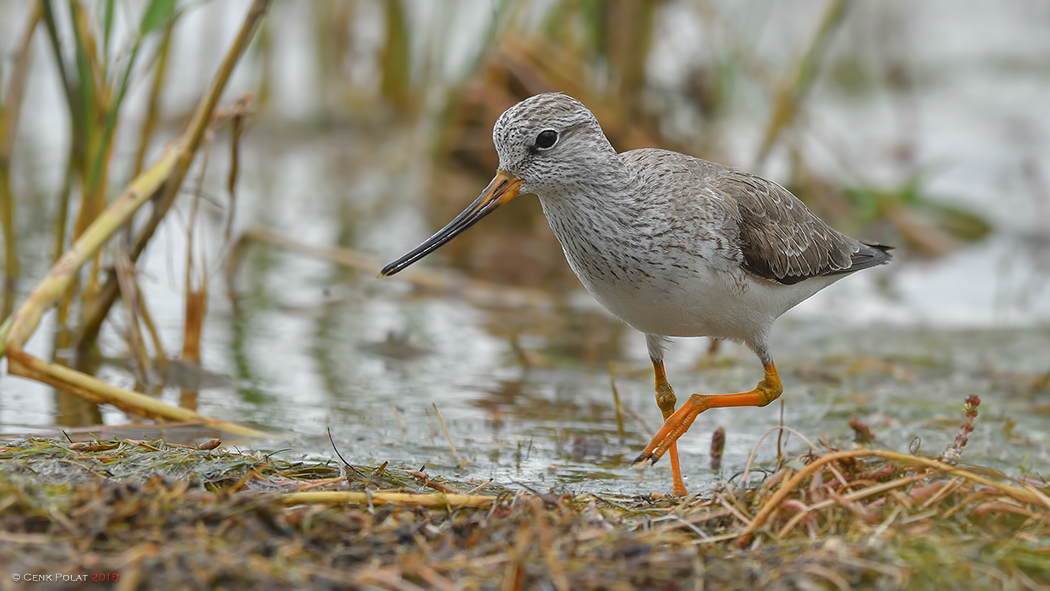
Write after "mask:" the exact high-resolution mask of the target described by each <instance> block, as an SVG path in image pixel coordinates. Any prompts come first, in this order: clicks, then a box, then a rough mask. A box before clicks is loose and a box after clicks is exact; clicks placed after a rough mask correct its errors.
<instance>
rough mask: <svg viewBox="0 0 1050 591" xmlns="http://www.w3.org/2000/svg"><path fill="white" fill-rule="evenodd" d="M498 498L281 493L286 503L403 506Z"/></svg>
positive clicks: (475, 503) (474, 503)
mask: <svg viewBox="0 0 1050 591" xmlns="http://www.w3.org/2000/svg"><path fill="white" fill-rule="evenodd" d="M498 499H499V497H494V496H488V495H465V494H446V493H432V494H417V493H403V492H391V491H363V492H362V491H306V492H293V493H286V494H284V495H281V500H282V502H283V503H284V504H286V505H307V504H327V503H336V504H345V505H367V504H369V503H371V504H375V505H400V506H406V507H435V508H442V507H447V508H450V509H458V508H460V507H489V506H491V505H492V504H493V503H495V502H496V501H497V500H498Z"/></svg>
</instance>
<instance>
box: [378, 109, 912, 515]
mask: <svg viewBox="0 0 1050 591" xmlns="http://www.w3.org/2000/svg"><path fill="white" fill-rule="evenodd" d="M492 141H493V143H494V144H495V146H496V152H497V153H498V155H499V169H498V171H497V173H496V176H495V178H493V179H492V182H490V183H489V185H488V186H487V187H486V188H485V190H484V191H482V193H481V195H480V196H479V197H478V198H477V199H476V200H475V201H474V202H473V203H471V204H470V206H468V207H467V208H466V209H465V210H464V211H463V212H462V213H460V214H459V215H458V216H456V218H455V219H453V220H452V221H451V222H449V224H448V225H446V226H445V227H444V228H442V229H441V230H439V231H438V232H437V233H436V234H434V235H433V236H431V237H430V238H428V239H427V240H426V241H425V242H423V243H422V244H420V245H419V246H418V247H416V248H415V249H413V250H412V251H410V252H409V253H407V254H406V255H404V256H403V257H401V258H399V259H398V260H396V261H394V262H392V263H390V264H389V265H387V266H386V267H385V268H384V269H383V270H382V272H381V273H380V274H379V276H380V277H386V276H389V275H393V274H395V273H397V272H399V271H401V270H402V269H404V268H405V267H408V266H409V265H411V264H412V263H415V262H416V261H418V260H419V259H421V258H423V257H425V256H427V255H428V254H430V253H431V252H433V251H434V250H436V249H438V248H439V247H441V246H442V245H443V244H445V243H447V242H448V241H449V240H452V239H453V238H454V237H456V236H457V235H458V234H460V233H461V232H463V231H464V230H466V229H467V228H470V227H471V226H472V225H474V224H475V223H477V222H478V221H479V220H481V219H482V218H483V217H485V216H487V215H488V214H490V213H492V212H493V211H495V210H496V208H498V207H499V206H501V205H503V204H504V203H507V202H508V201H510V200H511V199H513V198H514V197H515V196H517V195H519V194H528V193H533V194H535V195H536V196H537V197H539V200H540V204H541V206H542V207H543V213H544V215H545V216H546V217H547V221H548V223H549V224H550V227H551V230H553V231H554V235H555V236H556V237H557V238H558V241H559V242H560V243H561V246H562V250H563V251H564V253H565V258H566V260H567V261H568V262H569V266H570V267H572V270H573V271H574V272H575V273H576V276H577V277H579V279H580V282H581V283H583V285H584V287H585V288H587V291H589V292H590V293H591V295H593V296H594V298H595V299H597V300H598V302H600V303H601V304H602V305H603V306H604V307H605V308H607V309H608V310H609V311H610V312H612V313H613V314H614V315H616V316H617V317H619V318H620V319H621V320H623V321H624V322H626V323H627V324H629V325H630V326H632V327H634V328H635V329H637V330H639V331H641V332H642V333H644V334H645V340H646V344H647V348H648V352H649V357H650V360H651V361H652V364H653V369H654V371H655V374H656V403H657V406H659V408H660V411H661V413H662V414H663V416H664V425H663V427H662V428H661V429H660V431H659V432H658V433H657V434H656V435H655V436H654V437H653V439H652V441H651V442H650V443H649V445H648V446H647V447H646V448H645V450H644V451H643V452H642V454H641V455H640V456H638V458H637V459H636V460H635V463H636V464H637V463H643V462H650V463H652V462H655V461H656V460H658V459H660V457H661V456H662V455H663V454H664V453H667V452H669V455H670V458H671V471H672V478H673V490H674V493H675V494H677V495H684V494H686V488H685V483H684V481H683V479H682V473H681V467H680V466H679V462H678V450H677V446H676V441H677V440H678V438H679V437H681V436H682V435H683V434H684V433H685V432H686V431H687V430H688V429H689V427H690V425H692V423H693V421H694V420H695V419H696V417H697V415H699V414H700V413H702V412H704V411H705V410H707V409H709V408H720V407H732V406H765V405H767V404H769V403H770V402H773V401H774V400H776V399H777V398H778V397H780V394H781V393H782V392H783V385H782V383H781V381H780V377H779V376H778V375H777V370H776V367H775V366H774V365H773V357H772V356H771V355H770V351H769V331H770V328H771V327H772V326H773V322H774V321H775V320H776V319H777V318H778V317H780V315H781V314H783V313H784V312H787V311H788V310H790V309H791V308H793V307H794V306H796V305H798V304H799V303H800V302H802V301H803V300H805V299H807V298H809V297H810V296H812V295H813V294H815V293H817V292H818V291H820V290H822V289H824V288H825V287H827V286H829V285H831V284H832V283H834V282H836V281H838V280H839V279H842V278H843V277H845V276H847V275H850V274H852V273H854V272H856V271H860V270H862V269H867V268H869V267H874V266H876V265H881V264H883V263H886V262H888V261H889V260H890V258H891V257H890V254H889V252H887V251H888V250H890V247H887V246H882V245H878V244H868V243H864V242H860V241H858V240H855V239H853V238H850V237H848V236H845V235H843V234H841V233H839V232H837V231H835V230H834V229H832V228H831V227H830V226H828V225H827V224H826V223H824V221H823V220H821V219H820V218H819V217H817V216H816V215H815V214H814V213H813V212H811V211H810V210H809V209H808V208H807V207H806V206H805V205H804V204H803V203H802V202H801V201H800V200H799V199H798V198H797V197H795V196H794V195H792V194H791V193H790V192H789V191H788V190H787V189H785V188H784V187H781V186H780V185H778V184H776V183H774V182H772V181H768V180H766V179H764V178H761V177H758V176H755V175H752V174H748V173H746V172H742V171H740V170H736V169H733V168H729V167H726V166H722V165H721V164H716V163H714V162H708V161H706V160H701V159H699V158H694V157H692V156H687V155H685V154H680V153H678V152H672V151H668V150H659V149H652V148H645V149H640V150H631V151H628V152H623V153H617V152H616V150H615V149H614V148H613V146H612V144H611V143H609V140H608V138H606V137H605V133H604V132H603V131H602V128H601V126H600V125H599V124H598V120H597V119H596V118H595V117H594V115H593V114H592V113H591V112H590V111H589V110H588V109H587V107H585V106H584V105H583V103H581V102H580V101H578V100H576V99H574V98H572V97H569V96H567V95H564V94H560V93H547V94H540V95H536V96H533V97H531V98H528V99H526V100H524V101H522V102H520V103H518V104H516V105H514V106H513V107H511V108H509V109H507V110H506V111H505V112H504V113H503V114H502V115H501V116H500V117H499V119H498V120H497V121H496V124H495V126H494V127H493V130H492ZM698 336H708V337H716V338H720V339H729V340H733V341H738V342H742V343H744V344H745V345H747V346H748V347H750V348H751V350H752V351H754V352H755V354H756V355H757V356H758V359H759V360H760V361H761V362H762V367H763V368H764V369H765V376H764V377H763V379H762V381H760V382H759V383H758V385H757V386H756V387H755V389H754V390H751V391H750V392H743V393H738V394H719V395H707V394H693V395H692V396H690V397H689V399H688V400H687V401H686V402H685V403H684V404H683V405H682V407H681V408H680V409H678V410H677V411H675V403H676V398H675V393H674V389H673V388H671V384H670V383H668V381H667V374H666V372H665V371H664V362H663V359H664V350H665V348H666V345H667V342H668V338H669V337H698Z"/></svg>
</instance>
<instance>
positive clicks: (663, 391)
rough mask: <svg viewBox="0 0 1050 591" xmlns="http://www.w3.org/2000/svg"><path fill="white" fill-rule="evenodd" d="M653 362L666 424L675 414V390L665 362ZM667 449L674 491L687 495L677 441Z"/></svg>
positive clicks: (661, 410) (657, 394)
mask: <svg viewBox="0 0 1050 591" xmlns="http://www.w3.org/2000/svg"><path fill="white" fill-rule="evenodd" d="M652 362H653V369H654V370H655V371H656V405H657V406H659V407H660V412H662V413H663V415H664V424H665V425H666V422H667V418H668V417H670V416H673V415H674V414H675V412H674V405H675V396H674V390H673V389H672V388H671V384H670V383H668V382H667V373H665V372H664V362H663V361H662V360H661V361H657V360H656V359H653V360H652ZM665 428H666V427H665ZM667 451H669V452H670V455H671V478H672V479H673V480H674V485H673V486H674V488H673V492H674V494H676V495H681V496H685V495H687V494H689V493H688V492H687V491H686V490H685V481H683V480H682V468H681V466H680V465H679V464H678V444H677V443H676V442H675V441H671V445H670V446H668V448H667Z"/></svg>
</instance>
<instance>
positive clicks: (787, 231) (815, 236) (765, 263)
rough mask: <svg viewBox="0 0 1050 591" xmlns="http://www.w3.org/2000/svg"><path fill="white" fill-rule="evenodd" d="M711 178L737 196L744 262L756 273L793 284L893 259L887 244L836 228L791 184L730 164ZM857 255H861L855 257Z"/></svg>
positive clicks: (717, 187)
mask: <svg viewBox="0 0 1050 591" xmlns="http://www.w3.org/2000/svg"><path fill="white" fill-rule="evenodd" d="M708 182H709V183H710V185H711V186H712V188H713V189H714V190H716V191H718V192H720V193H722V194H723V195H726V196H728V197H731V198H732V199H733V200H734V201H735V202H736V204H737V208H738V210H739V212H740V219H739V221H738V225H739V228H740V248H741V251H742V254H743V256H744V267H745V268H746V269H747V270H749V271H751V272H752V273H755V274H756V275H760V276H762V277H766V278H768V279H772V280H774V281H778V282H780V283H783V284H787V285H790V284H794V283H798V282H800V281H803V280H805V279H808V278H810V277H817V276H819V275H833V274H837V273H847V272H850V271H853V270H859V269H861V268H866V267H869V266H873V265H875V264H880V263H882V262H885V261H886V260H888V259H889V255H888V254H886V253H885V251H884V250H882V249H877V248H873V247H870V246H867V245H865V244H862V243H860V242H858V241H857V240H854V239H852V238H850V237H848V236H845V235H843V234H840V233H839V232H837V231H835V230H834V229H833V228H831V226H828V225H827V224H826V223H824V221H823V220H821V219H820V218H818V217H817V216H816V215H814V214H813V212H811V211H810V210H809V208H807V207H806V205H805V204H804V203H802V201H800V200H799V199H798V198H797V197H795V196H794V195H792V194H791V193H790V192H789V191H788V190H787V189H785V188H783V187H781V186H780V185H778V184H776V183H774V182H772V181H767V180H765V179H763V178H761V177H757V176H754V175H750V174H747V173H744V172H741V171H737V170H732V169H726V170H725V171H724V172H723V173H722V174H718V175H715V176H713V177H712V178H710V180H709V181H708ZM869 251H873V252H869ZM879 254H882V255H885V259H882V260H879V261H878V262H875V259H879V258H880V257H879V256H878V255H879ZM857 255H860V257H859V258H860V259H863V260H857V259H858V257H857ZM868 259H871V260H868ZM858 263H859V264H858Z"/></svg>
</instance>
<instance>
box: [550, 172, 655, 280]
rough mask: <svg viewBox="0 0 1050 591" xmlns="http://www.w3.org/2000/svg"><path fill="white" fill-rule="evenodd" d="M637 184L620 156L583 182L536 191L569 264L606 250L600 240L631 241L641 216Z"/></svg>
mask: <svg viewBox="0 0 1050 591" xmlns="http://www.w3.org/2000/svg"><path fill="white" fill-rule="evenodd" d="M635 183H636V181H635V179H634V178H633V175H631V174H630V171H629V170H628V169H627V168H625V167H624V166H623V165H622V164H621V163H620V161H619V158H618V157H617V158H616V160H615V163H603V165H602V166H601V167H600V168H598V169H597V170H595V174H592V175H587V177H586V178H584V179H575V180H574V182H571V183H564V184H562V185H559V186H558V187H555V188H550V189H548V190H543V191H537V192H536V195H537V196H538V197H539V199H540V205H541V206H542V207H543V213H544V215H546V216H547V221H548V223H550V227H551V230H552V231H553V232H554V235H555V236H556V237H557V238H558V241H559V242H561V244H562V247H563V248H564V250H565V254H566V256H567V257H568V258H569V261H570V263H573V262H574V260H573V259H580V258H585V257H586V256H589V255H593V254H594V253H595V252H598V251H601V250H603V248H604V246H603V244H602V243H601V242H602V241H601V240H599V238H606V239H610V240H619V239H624V240H627V239H629V233H630V232H629V228H630V226H632V225H633V224H634V223H635V222H636V221H637V217H638V215H639V212H638V206H639V203H638V200H637V199H636V198H635V197H633V195H634V194H635V192H634V190H633V189H634V187H635ZM573 268H574V269H576V265H573ZM577 275H579V271H577Z"/></svg>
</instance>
